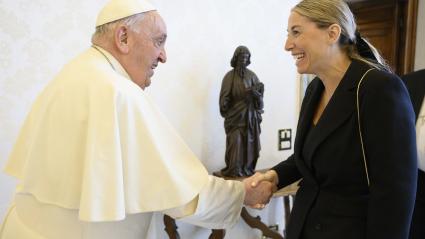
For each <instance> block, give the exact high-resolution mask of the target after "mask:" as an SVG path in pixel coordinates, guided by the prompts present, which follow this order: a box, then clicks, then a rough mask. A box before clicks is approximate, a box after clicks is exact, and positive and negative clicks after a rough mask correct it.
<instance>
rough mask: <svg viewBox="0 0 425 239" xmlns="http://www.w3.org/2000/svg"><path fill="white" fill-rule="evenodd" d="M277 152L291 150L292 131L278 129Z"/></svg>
mask: <svg viewBox="0 0 425 239" xmlns="http://www.w3.org/2000/svg"><path fill="white" fill-rule="evenodd" d="M277 147H278V150H279V151H282V150H290V149H291V148H292V129H280V130H279V131H278V146H277Z"/></svg>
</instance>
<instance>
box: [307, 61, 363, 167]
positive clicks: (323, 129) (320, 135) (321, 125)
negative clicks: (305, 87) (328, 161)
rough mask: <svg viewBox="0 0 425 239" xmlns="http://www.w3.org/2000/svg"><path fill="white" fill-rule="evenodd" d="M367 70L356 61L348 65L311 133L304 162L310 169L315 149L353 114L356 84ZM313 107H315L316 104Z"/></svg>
mask: <svg viewBox="0 0 425 239" xmlns="http://www.w3.org/2000/svg"><path fill="white" fill-rule="evenodd" d="M368 68H369V67H368V66H367V65H365V63H361V62H358V61H356V60H353V61H352V63H351V64H350V67H349V68H348V70H347V72H346V73H345V75H344V77H343V78H342V80H341V82H340V83H339V85H338V87H337V88H336V90H335V92H334V94H333V96H332V98H331V100H330V101H329V103H328V105H327V106H326V108H325V110H324V111H323V113H322V115H321V117H320V119H319V121H318V122H317V124H316V126H315V127H316V128H315V130H314V131H312V135H311V144H309V145H308V146H307V147H309V148H310V149H308V150H306V152H308V155H306V162H307V165H308V166H309V167H311V163H312V159H313V155H314V153H315V151H316V149H317V147H318V146H319V145H320V144H321V143H322V142H323V141H324V140H326V138H328V137H329V135H330V134H332V132H334V131H335V130H336V129H337V128H338V127H340V126H341V124H343V123H344V122H345V121H346V120H347V119H348V118H349V117H350V116H351V115H352V114H353V113H355V109H356V89H357V83H358V81H359V80H360V78H361V77H362V75H363V73H364V72H365V71H366V70H367V69H368ZM315 105H317V102H316V103H315ZM315 108H316V107H315V106H314V107H313V109H311V111H312V112H313V113H314V109H315ZM310 122H311V121H310Z"/></svg>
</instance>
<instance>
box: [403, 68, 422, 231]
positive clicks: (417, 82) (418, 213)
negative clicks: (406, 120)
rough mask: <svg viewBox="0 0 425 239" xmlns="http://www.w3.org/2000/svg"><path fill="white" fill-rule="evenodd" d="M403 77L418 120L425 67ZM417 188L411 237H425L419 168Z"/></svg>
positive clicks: (419, 171)
mask: <svg viewBox="0 0 425 239" xmlns="http://www.w3.org/2000/svg"><path fill="white" fill-rule="evenodd" d="M402 79H403V81H404V83H406V86H407V90H409V94H410V99H411V100H412V104H413V109H414V110H415V114H416V121H417V120H418V116H419V113H420V110H421V107H422V102H423V99H424V96H425V69H423V70H420V71H416V72H413V73H410V74H407V75H404V76H402ZM416 190H417V191H416V203H415V209H414V211H413V218H412V225H411V228H410V238H411V239H415V238H418V239H419V238H421V239H423V238H425V229H424V225H425V172H424V171H422V170H418V184H417V189H416Z"/></svg>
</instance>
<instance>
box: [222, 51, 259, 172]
mask: <svg viewBox="0 0 425 239" xmlns="http://www.w3.org/2000/svg"><path fill="white" fill-rule="evenodd" d="M250 58H251V53H250V52H249V50H248V48H247V47H245V46H239V47H237V48H236V50H235V53H234V54H233V58H232V60H231V62H230V65H231V66H232V67H233V68H234V69H233V70H231V71H229V72H228V73H227V74H226V75H225V76H224V79H223V82H222V85H221V92H220V113H221V116H223V117H224V129H225V131H226V154H225V162H226V167H225V168H223V169H222V170H221V171H220V173H219V174H221V175H222V176H227V177H242V176H250V175H252V174H254V170H255V165H256V164H257V159H258V157H259V153H260V149H261V146H260V132H261V128H260V123H261V121H262V117H261V114H262V113H263V112H264V111H263V93H264V85H263V83H261V82H260V81H259V80H258V78H257V76H256V75H255V73H254V72H252V71H251V70H249V69H248V68H246V67H247V66H248V65H249V64H250V63H251V61H250Z"/></svg>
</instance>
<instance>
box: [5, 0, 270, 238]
mask: <svg viewBox="0 0 425 239" xmlns="http://www.w3.org/2000/svg"><path fill="white" fill-rule="evenodd" d="M166 37H167V35H166V26H165V23H164V22H163V20H162V18H161V17H160V15H159V14H158V13H157V11H156V10H155V8H154V7H153V6H152V5H150V4H149V3H147V2H143V1H139V0H111V1H110V2H108V3H107V4H106V6H105V7H104V8H103V9H102V11H101V12H100V13H99V15H98V18H97V22H96V32H95V33H94V35H93V38H92V43H93V46H92V47H91V48H89V49H88V50H86V51H85V52H83V53H82V54H80V55H79V56H77V57H76V58H75V59H73V60H72V61H71V62H69V63H68V64H67V65H65V66H64V67H63V69H62V70H61V71H60V73H59V74H58V75H57V76H56V77H55V79H54V80H53V81H52V82H50V84H49V85H48V86H47V87H46V89H45V90H44V91H43V92H42V93H41V94H40V96H39V97H38V98H37V100H36V101H35V103H34V105H33V107H32V109H31V112H30V113H29V115H28V117H27V119H26V121H25V123H24V125H23V128H22V129H21V132H20V134H19V136H18V140H17V142H16V144H15V146H14V148H13V150H12V153H11V156H10V159H9V161H8V162H7V164H6V168H5V171H6V173H8V174H10V175H13V176H14V177H16V178H18V179H19V184H18V186H17V189H16V194H15V198H14V202H13V205H11V207H10V210H9V212H8V214H7V216H6V219H5V221H4V222H3V225H2V227H1V228H0V238H1V239H38V238H49V239H68V238H69V239H80V238H81V239H83V238H84V239H87V238H90V239H96V238H102V239H115V238H126V239H136V238H137V239H141V238H146V234H147V230H148V227H149V223H150V221H151V217H152V212H154V211H159V212H163V213H165V214H168V215H170V216H171V217H173V218H178V219H181V220H183V221H185V222H188V223H191V224H195V225H199V226H202V227H207V228H228V227H231V226H232V225H234V224H235V223H236V222H237V220H238V219H239V215H240V211H241V208H242V206H243V204H246V205H250V206H252V205H260V207H261V206H262V204H264V203H267V202H268V200H269V197H270V195H271V191H272V190H273V188H272V186H271V184H270V183H268V182H264V183H263V184H261V185H259V186H257V187H256V188H253V187H251V186H250V183H249V182H247V180H246V181H244V182H237V181H225V180H223V179H219V178H216V177H213V176H209V175H208V174H207V171H206V170H205V168H204V167H203V165H202V164H201V162H200V161H199V160H198V159H197V158H196V156H195V155H194V154H193V153H192V151H191V150H190V149H189V148H188V147H187V146H186V144H185V143H184V142H183V140H182V139H181V138H180V137H179V136H178V135H177V134H176V132H175V131H174V130H173V128H172V127H171V126H170V124H169V123H168V122H167V120H166V119H165V118H164V116H163V115H162V114H161V113H160V112H159V111H158V109H157V108H156V106H155V105H154V103H153V102H152V101H151V99H150V98H149V97H148V96H146V95H145V93H144V92H143V89H144V88H145V87H147V86H149V84H150V77H151V76H152V75H153V70H154V69H155V67H156V66H157V65H158V63H159V62H161V63H165V61H166V54H165V50H164V44H165V40H166Z"/></svg>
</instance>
